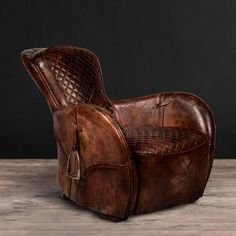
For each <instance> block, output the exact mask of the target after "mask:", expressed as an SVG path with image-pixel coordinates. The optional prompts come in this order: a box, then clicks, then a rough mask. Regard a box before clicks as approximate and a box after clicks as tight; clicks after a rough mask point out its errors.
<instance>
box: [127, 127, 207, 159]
mask: <svg viewBox="0 0 236 236" xmlns="http://www.w3.org/2000/svg"><path fill="white" fill-rule="evenodd" d="M123 130H124V133H125V135H126V137H127V140H128V143H129V145H130V146H131V148H132V150H133V151H134V152H135V153H136V154H138V155H157V156H164V155H173V154H178V153H183V152H188V151H191V150H193V149H195V148H198V147H200V146H201V145H203V144H205V143H206V142H207V141H208V137H207V136H206V135H205V134H203V133H201V132H200V131H198V130H190V129H184V128H175V127H156V128H151V127H141V128H124V129H123Z"/></svg>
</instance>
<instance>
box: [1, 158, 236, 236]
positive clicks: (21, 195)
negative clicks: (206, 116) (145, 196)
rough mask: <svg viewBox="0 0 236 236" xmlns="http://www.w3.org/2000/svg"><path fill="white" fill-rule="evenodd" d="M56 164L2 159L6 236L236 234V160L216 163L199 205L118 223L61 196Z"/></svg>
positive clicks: (197, 203) (3, 228)
mask: <svg viewBox="0 0 236 236" xmlns="http://www.w3.org/2000/svg"><path fill="white" fill-rule="evenodd" d="M56 167H57V161H56V160H35V159H34V160H29V159H28V160H24V159H23V160H22V159H21V160H5V159H1V160H0V236H10V235H11V236H13V235H17V236H22V235H31V236H37V235H44V236H51V235H58V236H61V235H65V236H74V235H76V236H79V235H85V236H86V235H89V236H90V235H96V236H100V235H104V236H108V235H109V236H117V235H122V236H126V235H127V236H128V235H133V236H139V235H141V236H145V235H153V236H154V235H155V236H157V235H216V236H217V235H222V236H224V235H236V160H227V159H224V160H216V161H215V163H214V167H213V171H212V174H211V177H210V180H209V182H208V185H207V188H206V191H205V194H204V197H203V198H201V199H200V200H199V201H197V202H196V203H194V204H189V205H184V206H179V207H176V208H172V209H168V210H164V211H159V212H156V213H153V214H147V215H142V216H132V217H130V218H129V219H128V220H127V221H125V222H121V223H112V222H108V221H106V220H103V219H101V218H99V216H98V215H96V214H94V213H92V212H90V211H88V210H84V209H82V208H80V207H78V206H76V205H75V204H73V203H72V202H71V201H67V200H63V199H61V198H60V197H59V195H60V192H59V190H58V187H57V185H56V181H55V175H56Z"/></svg>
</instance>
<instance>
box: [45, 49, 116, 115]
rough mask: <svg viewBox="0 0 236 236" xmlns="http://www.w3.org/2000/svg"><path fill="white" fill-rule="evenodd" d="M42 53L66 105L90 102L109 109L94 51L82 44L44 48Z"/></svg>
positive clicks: (110, 107)
mask: <svg viewBox="0 0 236 236" xmlns="http://www.w3.org/2000/svg"><path fill="white" fill-rule="evenodd" d="M42 57H43V60H44V63H46V65H47V66H48V67H49V69H50V71H51V72H52V74H53V75H54V77H55V80H56V81H57V83H58V85H59V87H60V89H61V90H62V91H63V94H64V95H65V97H66V100H67V103H68V104H69V105H76V104H78V103H80V102H81V103H90V104H95V105H99V106H101V107H103V108H105V109H107V110H108V111H109V112H112V106H111V103H110V101H109V99H108V98H107V96H106V93H105V90H104V85H103V79H102V72H101V67H100V64H99V61H98V59H97V57H96V55H95V54H94V53H92V52H91V51H89V50H87V49H83V48H77V47H72V46H56V47H50V48H48V49H46V50H45V51H44V52H43V53H42Z"/></svg>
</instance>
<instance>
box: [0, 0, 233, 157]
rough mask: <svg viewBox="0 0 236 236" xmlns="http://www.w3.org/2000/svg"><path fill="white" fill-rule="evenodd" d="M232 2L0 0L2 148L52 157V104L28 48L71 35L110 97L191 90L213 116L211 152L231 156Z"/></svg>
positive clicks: (66, 40) (69, 40)
mask: <svg viewBox="0 0 236 236" xmlns="http://www.w3.org/2000/svg"><path fill="white" fill-rule="evenodd" d="M235 12H236V1H227V0H224V1H222V0H214V1H213V0H212V1H209V0H198V1H190V0H186V1H174V0H173V1H168V0H165V1H163V0H162V1H157V0H153V1H142V0H133V1H131V0H130V1H127V0H119V1H111V0H99V1H96V0H94V1H89V0H67V1H62V0H61V1H59V0H47V1H46V0H45V1H43V0H42V1H32V0H20V1H18V0H2V1H1V8H0V42H1V44H0V47H1V48H0V50H1V52H0V69H1V76H0V79H1V80H0V81H1V83H0V84H1V92H0V99H1V115H0V156H1V157H19V158H22V157H55V156H56V147H55V142H54V137H53V130H52V119H51V114H50V112H49V109H48V107H47V105H46V102H45V101H44V99H43V97H42V96H41V94H40V92H39V90H38V89H37V87H36V86H35V85H34V83H33V82H32V80H31V79H30V77H29V76H28V74H27V73H26V72H25V70H24V68H23V67H22V66H21V63H20V58H19V53H20V51H21V50H23V49H25V48H32V47H47V46H50V45H55V44H72V45H77V46H82V47H86V48H89V49H91V50H93V51H94V52H95V53H96V54H97V55H98V56H99V58H100V61H101V64H102V67H103V74H104V79H105V85H106V90H107V94H108V96H109V97H110V98H111V99H119V98H128V97H134V96H142V95H147V94H151V93H155V92H160V91H189V92H192V93H195V94H197V95H199V96H201V97H202V98H203V99H205V100H206V101H207V102H208V103H209V105H210V106H211V107H212V110H213V112H214V114H215V117H216V122H217V156H218V157H236V141H235V136H236V124H235V120H236V93H235V86H236V67H235V63H236V13H235Z"/></svg>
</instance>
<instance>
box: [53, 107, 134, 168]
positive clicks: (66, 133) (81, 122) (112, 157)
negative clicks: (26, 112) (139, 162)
mask: <svg viewBox="0 0 236 236" xmlns="http://www.w3.org/2000/svg"><path fill="white" fill-rule="evenodd" d="M53 123H54V134H55V138H56V140H57V143H58V144H59V145H60V146H61V148H62V150H63V151H64V153H65V154H66V156H68V155H69V154H70V152H71V151H72V149H73V146H74V145H75V142H79V146H80V150H81V152H82V154H81V155H82V156H86V163H87V168H88V167H89V166H90V165H91V166H92V165H96V164H99V165H100V164H121V165H122V164H126V163H127V162H128V160H130V159H131V151H130V148H129V145H128V143H127V141H126V138H125V136H124V134H123V132H122V130H121V128H120V127H119V125H118V124H117V122H116V121H115V119H113V118H112V117H111V115H110V114H109V113H108V112H106V110H104V109H103V108H101V107H99V106H96V105H89V104H81V105H77V106H73V107H68V108H64V109H61V110H57V111H56V112H54V113H53ZM76 132H77V133H78V139H79V140H75V139H76ZM95 157H96V158H95Z"/></svg>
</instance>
